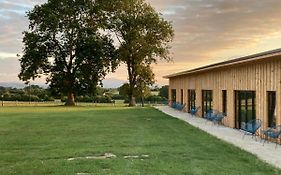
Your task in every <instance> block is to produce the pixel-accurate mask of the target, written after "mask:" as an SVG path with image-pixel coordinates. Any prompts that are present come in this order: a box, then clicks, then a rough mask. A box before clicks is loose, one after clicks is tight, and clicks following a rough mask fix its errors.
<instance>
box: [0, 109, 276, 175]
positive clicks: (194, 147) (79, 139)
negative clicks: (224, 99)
mask: <svg viewBox="0 0 281 175" xmlns="http://www.w3.org/2000/svg"><path fill="white" fill-rule="evenodd" d="M104 153H113V154H115V155H116V156H117V158H115V159H106V160H92V159H79V160H73V161H67V160H66V159H67V158H70V157H84V156H93V155H101V154H104ZM142 154H147V155H149V158H146V159H144V160H141V159H124V158H123V156H125V155H142ZM82 172H83V173H90V174H95V175H96V174H105V175H108V174H112V175H119V174H120V175H130V174H132V175H135V174H143V175H157V174H161V175H162V174H171V175H178V174H193V175H196V174H198V175H201V174H206V175H212V174H215V175H220V174H221V175H224V174H225V175H231V174H233V175H238V174H241V175H245V174H254V175H259V174H267V175H269V174H270V175H271V174H281V171H280V170H278V169H275V168H273V167H271V166H270V165H268V164H266V163H264V162H262V161H260V160H259V159H257V158H256V157H255V156H253V155H251V154H249V153H247V152H244V151H241V150H240V149H238V148H236V147H234V146H232V145H230V144H227V143H225V142H223V141H220V140H218V139H216V138H214V137H212V136H210V135H208V134H206V133H204V132H202V131H200V130H198V129H196V128H194V127H192V126H190V125H188V124H186V123H184V122H182V121H180V120H177V119H175V118H171V117H168V116H167V115H165V114H163V113H161V112H159V111H157V110H155V109H152V108H145V109H141V108H133V109H129V108H123V107H74V108H65V107H4V108H3V107H2V108H1V107H0V174H1V175H2V174H3V175H9V174H20V175H22V174H24V175H29V174H32V175H33V174H34V175H41V174H44V175H45V174H57V175H71V174H73V175H74V174H76V173H82Z"/></svg>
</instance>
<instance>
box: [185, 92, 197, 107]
mask: <svg viewBox="0 0 281 175" xmlns="http://www.w3.org/2000/svg"><path fill="white" fill-rule="evenodd" d="M187 95H188V96H187V104H188V111H190V110H191V109H192V108H195V101H196V93H195V90H193V89H188V91H187Z"/></svg>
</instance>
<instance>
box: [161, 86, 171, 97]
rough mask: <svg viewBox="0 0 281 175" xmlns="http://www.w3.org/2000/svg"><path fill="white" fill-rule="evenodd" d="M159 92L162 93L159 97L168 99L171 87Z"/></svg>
mask: <svg viewBox="0 0 281 175" xmlns="http://www.w3.org/2000/svg"><path fill="white" fill-rule="evenodd" d="M159 91H160V92H159V95H160V96H161V97H165V98H167V99H168V97H169V86H168V85H165V86H162V87H161V88H160V90H159Z"/></svg>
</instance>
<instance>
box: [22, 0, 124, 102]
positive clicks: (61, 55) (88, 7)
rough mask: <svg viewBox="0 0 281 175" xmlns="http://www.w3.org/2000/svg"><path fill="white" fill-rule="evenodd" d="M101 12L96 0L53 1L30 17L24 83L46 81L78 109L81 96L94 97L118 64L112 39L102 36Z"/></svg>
mask: <svg viewBox="0 0 281 175" xmlns="http://www.w3.org/2000/svg"><path fill="white" fill-rule="evenodd" d="M102 14H103V13H102V12H101V11H100V9H99V8H98V5H97V3H95V1H93V0H48V2H47V3H45V4H43V5H40V6H35V7H34V8H33V10H31V11H29V12H28V13H27V17H28V19H29V22H30V23H29V30H28V31H25V32H23V34H24V38H23V43H24V48H23V55H22V56H21V58H20V65H21V72H20V74H19V78H20V79H21V80H23V81H25V82H29V81H30V80H31V79H32V80H34V79H35V78H38V77H41V76H43V75H44V76H46V77H47V82H48V83H49V84H50V87H51V89H53V90H54V91H56V92H58V93H61V94H65V95H67V96H68V100H67V102H66V105H75V99H74V98H75V94H76V93H77V92H79V93H80V94H81V93H88V94H92V93H94V91H95V88H96V86H97V85H98V84H99V82H101V80H102V79H103V78H104V77H105V75H106V74H107V73H108V72H110V71H114V70H115V68H116V67H117V65H118V61H117V59H116V56H115V55H116V50H115V48H114V46H113V40H112V39H110V38H109V37H108V35H105V33H104V32H101V31H103V30H104V29H103V27H104V26H103V22H102Z"/></svg>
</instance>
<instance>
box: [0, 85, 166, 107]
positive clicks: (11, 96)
mask: <svg viewBox="0 0 281 175" xmlns="http://www.w3.org/2000/svg"><path fill="white" fill-rule="evenodd" d="M126 88H128V87H127V84H124V85H122V86H121V87H119V88H102V87H99V86H98V87H97V89H96V91H95V92H96V93H95V95H93V96H89V95H83V94H79V93H78V95H77V96H76V101H77V102H87V103H93V102H95V103H113V102H114V101H115V100H123V101H124V103H129V96H128V93H127V92H126ZM168 88H169V87H168V86H162V87H161V88H154V89H152V88H150V89H147V91H146V93H145V95H144V100H145V101H146V102H151V103H162V102H165V101H167V99H168ZM152 92H156V94H153V93H152ZM0 97H1V100H3V101H24V102H28V101H31V102H45V101H54V100H61V101H62V102H66V100H67V96H57V95H55V94H53V93H52V90H51V89H50V88H42V87H40V86H38V85H31V86H27V87H24V88H11V87H2V86H0ZM136 102H141V98H140V96H139V95H138V98H136Z"/></svg>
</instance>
